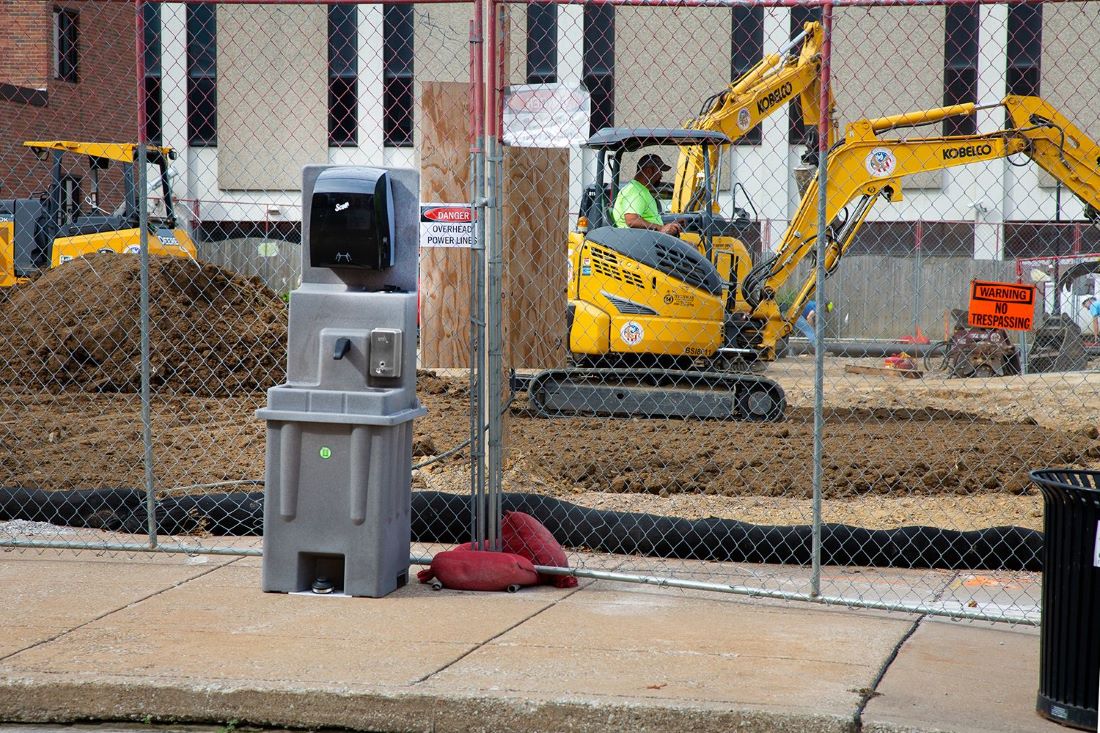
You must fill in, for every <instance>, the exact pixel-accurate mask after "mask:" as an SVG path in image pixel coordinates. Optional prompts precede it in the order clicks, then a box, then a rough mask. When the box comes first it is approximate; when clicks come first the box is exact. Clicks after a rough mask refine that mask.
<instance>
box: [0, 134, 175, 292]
mask: <svg viewBox="0 0 1100 733" xmlns="http://www.w3.org/2000/svg"><path fill="white" fill-rule="evenodd" d="M23 145H24V146H25V147H27V148H30V149H31V150H32V151H33V152H34V153H35V154H36V155H37V156H38V157H39V158H50V159H51V170H50V183H49V185H48V187H47V189H46V190H45V191H44V192H43V193H42V194H41V195H40V196H37V197H34V198H28V199H7V200H2V199H0V288H7V287H11V286H12V285H16V284H18V283H20V282H23V281H24V280H25V279H26V278H28V277H29V276H31V275H33V274H34V273H36V272H38V271H40V270H44V269H48V268H51V267H57V266H58V265H60V264H62V263H64V262H68V261H69V260H71V259H74V258H76V257H80V256H81V255H85V254H89V253H92V252H117V253H137V252H139V251H140V248H141V232H140V229H139V224H140V218H139V210H138V201H139V197H138V192H137V184H136V181H135V176H134V160H135V156H136V155H137V150H138V146H136V145H130V144H117V143H81V142H69V141H64V140H53V141H32V142H26V143H23ZM146 157H147V159H148V161H149V163H151V164H152V165H153V166H155V168H153V169H150V170H154V171H156V172H157V174H158V178H159V189H160V190H159V194H160V195H159V196H153V197H151V198H153V199H159V201H158V211H157V212H156V213H155V214H151V215H150V216H149V217H148V222H149V235H148V244H149V254H151V255H171V256H176V257H190V258H194V257H195V245H194V243H193V242H192V241H191V238H190V237H189V236H188V235H187V232H186V231H184V230H183V229H179V228H177V225H176V216H175V213H174V211H173V201H172V189H171V185H170V182H169V180H168V165H169V162H170V161H171V160H173V159H174V158H175V157H176V154H175V151H173V150H172V149H171V148H166V147H152V146H150V147H148V148H146ZM74 163H75V164H74ZM112 163H118V164H119V165H120V167H121V173H122V176H121V179H122V180H121V183H122V200H121V203H120V204H119V205H118V206H117V207H115V208H114V210H112V211H108V210H106V208H104V207H105V206H107V205H111V204H109V203H108V202H107V201H106V200H103V199H101V191H100V177H101V174H103V172H104V171H106V170H108V169H109V168H110V166H111V164H112ZM85 177H87V178H88V179H90V180H89V184H90V186H89V189H88V190H89V194H90V195H88V196H86V197H85V196H83V195H82V192H83V191H84V190H85V189H84V178H85ZM150 178H151V179H152V178H153V175H152V174H150ZM153 180H154V181H155V180H156V179H153ZM116 203H117V202H116Z"/></svg>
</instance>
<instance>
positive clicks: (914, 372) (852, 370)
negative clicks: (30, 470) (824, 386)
mask: <svg viewBox="0 0 1100 733" xmlns="http://www.w3.org/2000/svg"><path fill="white" fill-rule="evenodd" d="M844 372H845V373H846V374H872V375H874V376H877V377H896V378H899V379H901V378H904V379H920V378H921V376H923V374H922V372H921V371H920V370H919V369H894V368H892V367H873V366H862V365H860V364H845V365H844Z"/></svg>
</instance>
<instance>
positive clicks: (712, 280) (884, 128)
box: [527, 96, 1100, 420]
mask: <svg viewBox="0 0 1100 733" xmlns="http://www.w3.org/2000/svg"><path fill="white" fill-rule="evenodd" d="M994 107H1003V108H1004V110H1005V111H1006V112H1007V123H1006V125H1005V127H1004V128H1003V129H1000V130H997V131H995V132H989V133H978V134H973V135H958V136H933V137H923V138H922V137H912V136H910V135H908V134H906V136H904V137H897V138H889V137H884V135H886V134H889V133H890V132H891V131H894V130H898V129H903V128H913V127H918V126H922V125H929V124H934V123H938V122H941V121H943V120H945V119H947V118H949V117H954V116H958V115H974V114H976V113H977V112H979V111H980V110H983V109H991V108H994ZM722 137H723V136H722V135H721V133H715V132H705V131H701V130H679V131H676V130H648V131H643V130H635V131H633V135H631V131H621V132H616V131H613V130H604V131H601V132H600V133H598V134H597V135H595V136H593V139H592V141H590V145H592V146H593V147H595V148H596V149H597V151H598V156H597V158H598V164H599V165H600V166H603V165H604V162H605V159H606V158H612V159H613V160H612V163H611V165H610V166H609V167H610V169H611V172H612V173H611V174H612V189H613V188H614V185H615V184H614V182H615V180H616V179H615V176H616V175H617V173H618V170H617V166H616V164H615V162H614V159H621V155H622V152H623V151H627V150H634V149H637V148H638V147H643V146H644V145H649V144H680V145H681V146H683V147H681V150H682V151H683V150H685V148H686V149H688V150H692V149H697V150H698V159H699V160H701V161H702V171H701V175H700V176H697V177H696V179H695V180H697V181H698V183H699V184H700V186H701V189H702V190H701V192H700V193H698V194H696V195H695V200H699V201H701V202H704V205H703V206H701V207H700V209H699V210H697V211H692V212H673V213H670V214H668V215H666V216H665V219H666V220H667V221H671V220H677V219H679V220H685V221H686V226H685V231H684V234H682V235H681V237H673V236H669V235H667V234H662V233H659V232H655V231H647V230H638V229H619V228H613V227H609V226H602V224H604V223H605V217H606V211H605V209H606V203H607V202H606V201H600V200H599V198H600V193H601V189H600V186H601V185H602V179H601V174H602V170H601V171H600V172H598V173H597V179H596V187H595V188H590V189H588V190H587V191H586V194H587V195H586V200H585V201H584V202H582V204H585V205H586V206H587V208H586V207H585V206H582V210H581V211H582V214H584V213H586V212H589V214H590V217H591V218H589V219H588V222H587V223H589V224H591V222H592V221H596V222H598V223H599V224H600V225H598V226H595V227H592V226H589V227H588V228H586V227H585V226H584V224H585V223H586V222H585V221H584V217H582V220H581V222H580V225H579V226H578V228H577V231H575V232H573V233H571V235H570V247H569V265H570V266H569V283H568V318H567V323H568V328H569V340H568V344H569V352H570V355H571V362H572V363H571V364H570V366H568V367H567V368H564V369H553V370H548V371H544V372H541V373H539V374H536V375H535V376H534V377H532V378H531V379H530V380H529V381H528V384H527V388H528V394H529V398H530V400H531V402H532V403H533V404H534V406H535V407H536V409H537V411H538V412H539V413H540V414H543V415H547V416H558V415H577V414H581V415H584V414H595V415H616V416H644V417H658V416H665V417H667V416H672V417H698V418H718V419H748V420H775V419H779V418H781V416H782V415H783V411H784V408H785V397H784V393H783V390H782V388H781V387H780V386H779V385H778V384H777V383H775V382H774V381H773V380H770V379H768V378H766V377H764V376H763V375H761V374H759V373H753V369H752V367H753V366H754V365H755V366H757V367H759V366H762V365H763V364H764V363H766V362H769V361H771V360H773V359H774V358H775V350H776V344H777V343H778V341H779V340H780V339H781V338H783V337H784V336H786V335H787V334H789V333H790V332H791V330H792V327H793V323H794V321H795V320H796V318H797V316H798V314H799V313H800V311H801V309H802V308H803V307H804V305H805V303H806V301H807V300H808V299H809V298H810V297H812V295H813V292H814V288H815V285H816V273H815V272H814V271H811V272H810V275H809V276H808V277H807V278H806V279H805V281H804V282H802V283H801V285H800V287H799V289H798V292H797V295H796V297H795V299H794V300H793V302H792V303H791V304H790V306H789V307H788V308H787V310H786V311H785V312H783V311H781V309H780V307H779V304H778V303H777V301H776V295H777V293H778V291H779V289H780V287H781V286H783V285H785V284H786V283H787V282H788V281H789V279H790V278H791V276H792V275H793V274H794V272H795V268H796V267H797V265H798V264H799V263H800V262H802V261H803V260H804V259H805V258H806V257H808V256H813V254H814V252H815V250H816V240H817V235H818V211H817V208H818V185H817V181H816V176H815V178H814V179H812V180H811V181H810V182H809V185H808V187H807V188H806V190H805V192H804V194H803V197H802V200H801V203H800V205H799V207H798V210H797V211H796V212H795V215H794V217H793V219H792V221H791V223H790V226H789V227H788V229H787V230H786V232H785V233H784V235H783V237H782V240H781V241H780V243H779V245H778V247H777V248H776V251H775V253H774V254H772V255H770V256H769V257H767V258H766V259H764V260H762V261H760V262H757V263H755V264H753V263H750V262H749V259H748V252H747V250H746V248H745V247H744V245H743V244H741V242H739V241H737V240H736V237H735V236H734V235H735V232H734V231H733V229H734V228H735V225H736V222H734V223H731V222H728V221H725V220H722V219H720V218H719V217H717V216H716V215H714V214H713V213H712V211H713V208H712V207H713V205H714V204H715V203H716V199H715V191H714V186H713V185H712V184H713V181H714V180H715V177H714V176H713V171H712V169H711V167H710V161H711V160H712V158H711V153H712V150H711V148H713V147H717V146H721V145H724V144H727V141H726V140H723V139H722ZM689 146H690V147H689ZM683 155H684V153H683V152H682V153H681V156H683ZM1014 155H1024V156H1027V157H1028V158H1030V159H1031V160H1032V161H1034V162H1035V163H1036V164H1038V165H1039V166H1040V167H1041V168H1043V169H1044V170H1045V171H1047V172H1048V173H1049V174H1051V175H1052V176H1054V177H1055V178H1056V179H1058V180H1059V181H1061V182H1062V183H1063V184H1064V185H1065V186H1066V188H1068V189H1069V190H1071V191H1072V192H1073V193H1074V194H1076V195H1077V196H1078V197H1079V198H1080V199H1081V200H1082V201H1083V202H1084V203H1085V204H1086V211H1087V212H1088V215H1090V216H1096V211H1097V210H1098V209H1100V146H1097V144H1096V143H1095V142H1094V141H1093V140H1091V139H1089V138H1088V137H1087V136H1086V135H1085V134H1084V133H1083V132H1081V130H1079V129H1078V128H1077V127H1075V126H1074V125H1073V124H1072V123H1070V121H1069V120H1067V119H1066V118H1065V117H1063V116H1062V115H1061V114H1059V113H1058V112H1057V111H1056V110H1055V109H1053V108H1052V107H1051V106H1050V105H1049V104H1047V103H1046V102H1045V101H1044V100H1042V99H1040V98H1038V97H1022V96H1009V97H1006V98H1005V99H1004V100H1002V101H1001V103H1000V104H998V105H992V106H988V107H979V106H977V105H974V104H959V105H952V106H949V107H941V108H936V109H931V110H924V111H919V112H912V113H907V114H901V115H895V116H890V117H883V118H879V119H864V120H858V121H856V122H853V123H851V124H850V125H848V126H847V129H846V131H845V135H844V138H843V139H842V140H840V141H838V142H837V143H835V144H834V145H833V146H832V148H831V149H830V151H829V153H828V157H827V160H826V176H827V187H826V192H825V203H826V217H825V218H826V221H828V222H829V225H828V227H827V229H826V236H827V238H828V241H827V242H825V243H824V251H825V263H824V266H825V271H826V273H827V274H828V273H832V272H833V271H834V270H835V269H836V267H837V265H838V264H839V262H840V260H841V258H842V257H843V256H844V254H845V252H847V251H848V249H849V247H850V246H851V244H852V242H853V241H854V237H855V235H856V233H857V232H858V230H859V228H860V227H861V226H862V224H863V222H864V221H866V219H867V216H868V214H869V213H870V211H871V209H872V207H873V206H874V204H875V202H876V201H878V200H879V199H880V198H885V199H886V200H887V201H890V202H896V201H900V200H901V196H902V181H903V179H904V178H905V177H906V176H909V175H912V174H914V173H917V172H920V171H928V170H941V169H945V168H953V167H957V166H963V165H970V164H975V163H983V162H988V161H991V160H996V159H1001V158H1008V157H1010V156H1014ZM682 167H683V161H682V160H681V168H682ZM612 195H613V190H612ZM706 202H710V205H705V204H706ZM849 206H851V210H849ZM607 221H609V220H607Z"/></svg>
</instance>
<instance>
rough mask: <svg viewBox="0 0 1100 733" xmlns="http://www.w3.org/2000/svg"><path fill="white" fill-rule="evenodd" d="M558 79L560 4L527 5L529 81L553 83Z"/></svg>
mask: <svg viewBox="0 0 1100 733" xmlns="http://www.w3.org/2000/svg"><path fill="white" fill-rule="evenodd" d="M557 80H558V6H557V5H554V4H551V3H532V4H531V5H528V6H527V83H528V84H553V83H554V82H556V81H557Z"/></svg>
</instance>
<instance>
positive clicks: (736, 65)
mask: <svg viewBox="0 0 1100 733" xmlns="http://www.w3.org/2000/svg"><path fill="white" fill-rule="evenodd" d="M763 57H764V8H763V7H762V6H760V5H748V6H746V5H738V6H736V7H734V8H733V23H732V25H731V27H730V79H731V80H736V79H740V78H741V77H742V76H744V75H745V74H746V73H748V71H749V70H750V69H751V68H752V67H754V66H756V65H757V64H758V63H760V60H761V59H762V58H763ZM761 129H762V128H761V126H760V125H757V126H756V127H754V128H752V129H751V130H749V131H748V132H747V133H745V135H743V136H742V137H741V138H740V139H739V140H738V141H737V144H738V145H759V144H760V141H761V140H762V132H761Z"/></svg>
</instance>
